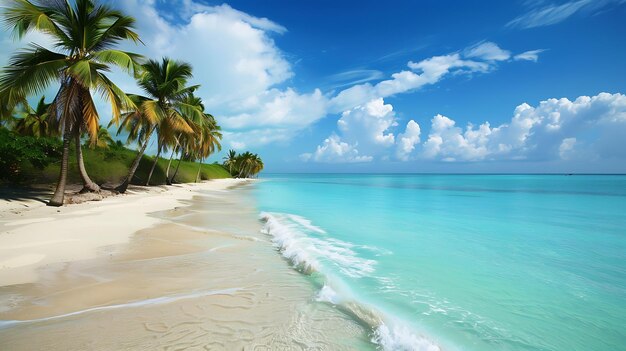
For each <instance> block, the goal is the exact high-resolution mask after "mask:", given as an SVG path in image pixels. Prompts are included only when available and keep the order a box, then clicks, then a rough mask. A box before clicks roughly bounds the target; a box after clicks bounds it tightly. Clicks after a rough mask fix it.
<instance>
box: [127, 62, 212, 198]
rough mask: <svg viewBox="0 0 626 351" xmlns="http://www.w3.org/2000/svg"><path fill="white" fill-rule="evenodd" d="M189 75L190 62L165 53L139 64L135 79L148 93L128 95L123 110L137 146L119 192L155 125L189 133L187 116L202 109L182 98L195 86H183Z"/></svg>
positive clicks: (128, 179) (194, 116) (137, 161)
mask: <svg viewBox="0 0 626 351" xmlns="http://www.w3.org/2000/svg"><path fill="white" fill-rule="evenodd" d="M192 76H193V75H192V73H191V65H189V64H188V63H185V62H178V61H175V60H171V59H169V58H167V57H164V58H163V59H162V60H161V62H159V61H155V60H149V61H148V62H147V63H145V64H143V65H142V69H141V73H140V74H139V76H138V78H137V83H138V85H139V86H140V87H141V88H142V89H143V91H144V92H146V93H147V94H148V97H145V96H139V95H130V98H131V100H133V101H134V102H135V104H134V106H135V108H133V109H131V110H129V111H127V112H126V113H125V120H124V124H127V123H128V124H130V125H136V128H137V135H138V136H139V142H140V148H139V151H138V153H137V156H136V157H135V159H134V160H133V163H132V164H131V167H130V169H129V171H128V175H127V176H126V178H125V179H124V181H123V182H122V183H121V184H120V185H119V186H118V187H117V188H116V190H117V191H119V192H120V193H124V192H126V189H128V185H129V184H130V182H131V181H132V179H133V176H134V175H135V171H136V170H137V167H139V162H140V161H141V158H142V157H143V154H144V152H145V150H146V147H147V146H148V142H149V141H150V138H151V137H152V134H153V133H154V132H155V131H157V132H159V127H162V128H165V127H164V126H165V125H167V126H168V127H171V128H172V129H174V130H177V131H180V132H182V133H193V129H192V128H191V127H190V125H189V123H188V121H187V120H189V119H192V120H193V119H195V118H198V117H197V116H198V115H200V116H201V115H202V110H200V109H198V108H197V107H195V106H190V105H189V104H187V102H186V98H187V97H188V96H189V95H191V94H192V93H193V91H194V90H195V89H197V88H198V86H187V81H188V80H189V79H190V78H191V77H192Z"/></svg>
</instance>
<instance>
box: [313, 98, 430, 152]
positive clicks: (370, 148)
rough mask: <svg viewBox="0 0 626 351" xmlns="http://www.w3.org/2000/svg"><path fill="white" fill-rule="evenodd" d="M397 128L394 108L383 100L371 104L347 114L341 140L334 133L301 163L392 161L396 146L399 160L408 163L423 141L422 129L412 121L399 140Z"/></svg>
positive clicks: (343, 116) (341, 121) (339, 125)
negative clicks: (390, 157)
mask: <svg viewBox="0 0 626 351" xmlns="http://www.w3.org/2000/svg"><path fill="white" fill-rule="evenodd" d="M397 126H398V123H397V121H396V115H395V113H394V111H393V106H392V105H391V104H385V101H384V99H382V98H378V99H374V100H371V101H369V102H367V103H366V104H364V105H362V106H357V107H354V108H352V109H350V110H347V111H344V112H343V113H342V114H341V118H340V119H339V120H338V121H337V129H338V130H339V132H340V133H341V134H340V135H341V136H338V135H337V134H335V133H333V134H332V135H331V136H330V137H329V138H327V139H326V140H324V142H323V143H322V144H321V145H319V146H318V147H317V150H316V152H315V153H306V154H303V155H301V159H303V160H305V161H316V162H364V161H371V160H373V159H374V158H375V157H380V158H381V159H388V158H389V155H388V154H389V151H390V149H391V150H392V149H393V147H394V146H395V147H396V150H397V157H398V158H399V159H402V160H406V159H408V157H409V155H410V154H411V153H412V151H413V150H414V149H415V145H416V144H418V143H419V141H420V139H419V138H420V127H419V125H418V124H417V123H416V122H415V121H413V120H411V121H409V122H408V124H407V126H406V129H405V132H404V133H402V134H399V135H398V138H396V136H395V135H394V133H393V129H395V127H397ZM357 146H358V148H357ZM330 155H332V156H333V157H330ZM363 155H367V156H363Z"/></svg>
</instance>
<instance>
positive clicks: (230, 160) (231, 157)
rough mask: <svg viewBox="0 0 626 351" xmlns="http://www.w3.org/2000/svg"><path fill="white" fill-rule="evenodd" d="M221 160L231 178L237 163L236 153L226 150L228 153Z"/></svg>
mask: <svg viewBox="0 0 626 351" xmlns="http://www.w3.org/2000/svg"><path fill="white" fill-rule="evenodd" d="M223 160H224V167H228V173H230V175H231V176H232V175H233V167H235V166H236V163H237V151H235V150H233V149H230V150H228V153H227V154H226V156H224V158H223Z"/></svg>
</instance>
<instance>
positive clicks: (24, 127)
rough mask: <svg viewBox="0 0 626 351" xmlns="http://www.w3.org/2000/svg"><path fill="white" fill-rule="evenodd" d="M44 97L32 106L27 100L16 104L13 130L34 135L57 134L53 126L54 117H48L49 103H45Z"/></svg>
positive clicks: (21, 133)
mask: <svg viewBox="0 0 626 351" xmlns="http://www.w3.org/2000/svg"><path fill="white" fill-rule="evenodd" d="M45 100H46V97H45V96H42V97H41V99H39V102H38V103H37V107H35V108H33V107H32V106H31V105H30V104H29V103H28V101H26V100H24V101H23V102H21V103H19V104H18V107H19V108H18V109H16V119H15V127H14V130H15V132H16V133H18V134H20V135H26V136H34V137H49V136H57V135H58V134H59V133H58V129H57V127H56V126H54V119H52V120H51V119H50V114H49V113H48V111H49V108H50V104H47V103H46V101H45Z"/></svg>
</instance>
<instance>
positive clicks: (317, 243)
mask: <svg viewBox="0 0 626 351" xmlns="http://www.w3.org/2000/svg"><path fill="white" fill-rule="evenodd" d="M260 219H261V220H262V221H263V222H264V226H263V228H262V230H261V232H262V233H264V234H266V235H268V236H269V237H270V239H271V241H272V243H273V244H274V246H275V247H276V248H277V249H278V251H279V252H280V253H281V254H282V255H283V257H285V258H286V259H287V260H289V261H290V262H291V264H292V265H293V267H294V268H295V269H297V270H298V271H300V272H302V273H304V274H308V275H310V274H314V273H317V274H319V275H320V276H322V277H323V279H324V280H325V283H324V285H323V286H322V288H321V289H320V291H319V292H318V294H317V296H316V298H315V299H316V300H317V301H320V302H325V303H330V304H333V305H335V306H336V307H337V308H338V309H340V310H342V311H343V312H344V313H346V314H348V315H350V316H351V317H352V318H354V319H355V320H357V321H359V322H361V323H364V324H366V325H368V326H369V327H370V328H371V329H372V333H371V340H372V342H373V343H375V344H377V345H378V346H379V347H380V348H381V349H382V350H389V351H391V350H393V351H404V350H407V351H409V350H411V351H413V350H415V351H440V350H441V349H440V347H439V346H438V345H437V344H435V343H434V342H432V341H431V340H429V339H428V338H426V337H424V336H421V335H419V334H418V333H416V332H415V331H413V330H412V329H411V328H409V327H407V325H408V323H404V322H402V321H400V320H398V319H397V318H395V317H393V316H389V315H386V314H385V313H383V312H381V310H382V309H380V308H378V307H376V306H370V305H368V304H366V303H363V302H362V301H358V299H356V298H355V297H354V296H353V294H352V293H350V288H349V287H348V286H347V285H346V282H345V280H342V279H340V278H338V277H337V276H336V275H333V274H332V272H333V271H334V270H335V269H336V270H337V271H339V272H340V273H342V274H345V275H346V276H347V277H349V278H362V277H368V276H371V274H372V273H373V272H374V271H375V266H376V263H377V262H376V261H375V260H370V259H365V258H363V257H360V256H359V254H358V252H357V251H356V250H367V251H370V252H372V253H373V254H374V255H375V256H378V255H380V254H390V252H388V251H384V250H381V249H379V248H376V247H371V246H363V245H356V244H353V243H349V242H345V241H342V240H338V239H333V238H330V237H329V236H328V234H327V232H326V231H325V230H324V229H322V228H320V227H318V226H316V225H313V223H312V222H311V221H310V220H308V219H306V218H304V217H301V216H297V215H294V214H288V213H275V212H271V213H270V212H262V213H261V214H260Z"/></svg>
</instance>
